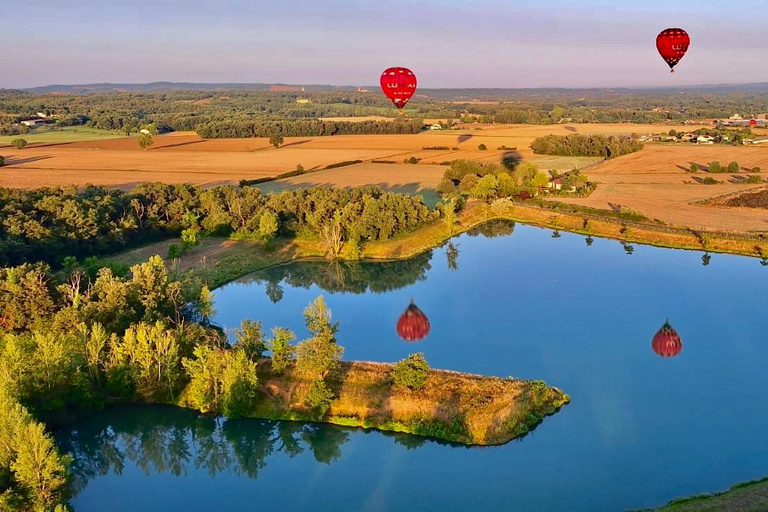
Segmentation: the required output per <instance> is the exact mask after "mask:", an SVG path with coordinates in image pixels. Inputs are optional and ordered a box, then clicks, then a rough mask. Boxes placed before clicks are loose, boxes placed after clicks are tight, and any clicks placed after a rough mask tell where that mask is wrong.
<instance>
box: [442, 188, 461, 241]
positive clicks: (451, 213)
mask: <svg viewBox="0 0 768 512" xmlns="http://www.w3.org/2000/svg"><path fill="white" fill-rule="evenodd" d="M456 206H457V205H456V199H454V198H453V197H451V198H450V199H448V200H447V201H444V202H442V203H440V215H441V216H442V218H443V222H444V223H445V225H446V226H447V227H448V234H449V235H453V228H454V227H455V226H456V224H458V222H459V215H458V213H457V212H456Z"/></svg>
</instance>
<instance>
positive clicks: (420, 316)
mask: <svg viewBox="0 0 768 512" xmlns="http://www.w3.org/2000/svg"><path fill="white" fill-rule="evenodd" d="M429 329H430V326H429V319H428V318H427V315H425V314H424V313H423V312H422V311H421V310H420V309H419V308H417V307H416V304H414V303H413V301H411V305H410V306H408V308H407V309H406V310H405V312H404V313H403V314H402V315H401V316H400V319H399V320H398V321H397V334H398V335H399V336H400V337H401V338H403V339H404V340H405V341H421V340H423V339H424V338H426V337H427V335H428V334H429Z"/></svg>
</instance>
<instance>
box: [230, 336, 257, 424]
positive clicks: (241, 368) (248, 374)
mask: <svg viewBox="0 0 768 512" xmlns="http://www.w3.org/2000/svg"><path fill="white" fill-rule="evenodd" d="M222 389H223V391H224V398H223V400H222V412H223V413H224V415H225V416H227V417H228V418H240V417H242V416H246V415H247V414H248V413H249V412H250V411H252V410H253V407H254V401H255V399H256V394H257V392H258V389H259V380H258V378H257V377H256V363H255V362H253V361H252V360H251V359H250V358H249V357H248V355H247V354H246V353H245V352H244V351H242V350H232V351H228V352H227V358H226V365H225V368H224V375H223V378H222Z"/></svg>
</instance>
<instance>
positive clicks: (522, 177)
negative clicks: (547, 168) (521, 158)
mask: <svg viewBox="0 0 768 512" xmlns="http://www.w3.org/2000/svg"><path fill="white" fill-rule="evenodd" d="M538 172H539V168H538V167H537V166H536V164H534V163H533V162H523V163H521V164H520V165H518V166H517V167H515V170H514V171H512V177H513V178H514V179H515V183H517V184H518V185H528V184H529V183H530V182H531V180H533V178H534V177H535V176H536V174H537V173H538Z"/></svg>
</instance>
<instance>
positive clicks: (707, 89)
mask: <svg viewBox="0 0 768 512" xmlns="http://www.w3.org/2000/svg"><path fill="white" fill-rule="evenodd" d="M364 87H365V88H366V89H368V90H370V91H373V92H377V91H378V86H372V85H369V86H364ZM23 90H24V91H27V92H30V93H35V94H56V93H58V94H94V93H111V92H162V91H185V90H186V91H217V90H218V91H226V90H230V91H231V90H239V91H268V90H273V91H279V92H301V91H302V90H303V91H307V92H312V91H345V92H354V91H356V90H357V86H336V85H321V84H309V85H301V84H255V83H194V82H152V83H148V84H112V83H101V84H76V85H46V86H42V87H30V88H27V89H23ZM670 92H682V93H685V92H690V93H700V94H727V93H739V92H743V93H768V82H762V83H752V84H716V85H691V86H681V87H667V86H664V87H642V88H640V87H637V88H633V87H618V88H609V87H603V88H588V89H574V88H534V89H512V88H488V89H451V88H447V89H424V88H421V89H419V95H421V96H424V97H428V98H433V99H438V100H445V101H472V100H477V101H494V100H512V99H514V100H520V99H544V98H547V97H554V96H558V97H562V96H564V95H565V96H571V95H573V96H576V97H585V98H594V97H597V96H603V97H605V96H623V95H643V94H658V93H670Z"/></svg>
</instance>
